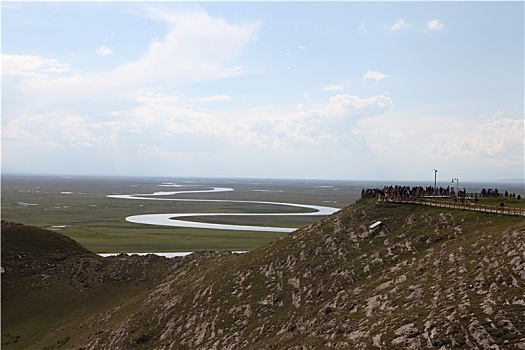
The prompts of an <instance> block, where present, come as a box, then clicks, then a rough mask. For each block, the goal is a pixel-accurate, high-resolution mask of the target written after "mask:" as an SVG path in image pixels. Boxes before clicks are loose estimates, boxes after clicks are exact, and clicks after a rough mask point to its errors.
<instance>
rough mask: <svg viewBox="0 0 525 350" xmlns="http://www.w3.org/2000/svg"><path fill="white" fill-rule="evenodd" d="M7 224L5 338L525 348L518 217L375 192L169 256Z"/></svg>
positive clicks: (10, 344) (167, 345)
mask: <svg viewBox="0 0 525 350" xmlns="http://www.w3.org/2000/svg"><path fill="white" fill-rule="evenodd" d="M378 220H380V221H381V222H382V223H383V224H382V227H381V228H380V229H379V230H377V231H374V232H370V230H369V225H370V224H372V223H374V222H376V221H378ZM4 226H5V227H4ZM12 226H14V225H13V224H9V225H7V224H5V225H4V223H3V227H2V266H3V267H4V268H5V273H4V274H3V275H2V283H3V285H2V348H5V349H16V348H19V349H26V348H35V349H42V348H47V349H52V348H65V349H101V348H111V349H130V348H133V349H323V348H326V349H327V348H340V349H364V348H368V349H373V348H377V349H392V348H411V349H420V348H435V349H452V348H462V349H463V348H494V349H496V348H501V349H503V348H504V349H525V317H524V314H525V221H524V220H523V218H522V217H510V216H502V215H496V214H488V213H479V212H468V211H461V210H455V209H447V208H434V207H426V206H420V205H416V204H397V203H377V202H376V201H375V200H373V199H368V200H361V201H359V202H358V203H356V204H354V205H351V206H349V207H346V208H344V209H342V210H341V211H339V212H337V213H335V214H333V215H331V216H329V217H326V218H324V219H322V220H320V221H318V222H316V223H313V224H311V225H309V226H307V227H305V228H302V229H299V230H297V231H295V232H292V233H290V234H287V235H285V236H283V237H282V238H280V239H278V240H276V241H274V242H272V243H270V244H268V245H266V246H264V247H262V248H260V249H257V250H254V251H252V252H249V253H246V254H232V253H228V252H200V253H196V254H192V255H189V256H187V257H182V258H174V259H166V258H161V257H155V256H151V255H150V256H147V257H138V256H126V255H120V256H117V257H113V258H100V257H98V256H96V255H94V254H92V253H90V252H88V251H87V250H85V249H82V247H80V246H78V245H77V244H76V243H74V242H73V241H70V240H69V239H67V242H66V239H65V238H63V237H61V236H60V235H59V234H58V233H55V232H51V233H50V231H45V230H40V229H36V228H31V227H27V226H23V225H16V230H17V231H20V232H23V233H25V234H27V235H28V236H29V233H31V234H34V235H35V237H41V236H42V235H50V236H53V237H55V238H53V239H52V240H49V241H47V240H46V241H45V242H44V241H38V242H39V243H40V245H35V244H33V243H31V244H29V243H28V244H27V245H24V244H21V242H20V241H15V240H14V239H15V238H14V237H16V235H17V233H16V231H12V230H11V229H10V228H9V227H12ZM44 232H45V233H44ZM29 237H33V236H29ZM58 237H61V238H58ZM32 240H34V241H36V240H37V239H36V238H33V239H32ZM14 242H16V243H14ZM55 243H56V245H55ZM15 246H16V247H17V249H18V251H17V252H16V254H15V253H13V254H10V253H9V252H10V251H11V250H12V249H15ZM55 246H56V249H57V252H56V253H53V254H54V255H53V254H48V253H49V252H50V251H49V250H48V249H50V248H51V247H53V249H55V248H54V247H55ZM34 250H36V251H37V252H36V253H35V252H33V251H34ZM59 252H60V253H59ZM56 254H62V255H60V256H61V259H57V258H56V257H54V256H55V255H56ZM19 256H22V258H20V257H19ZM29 256H31V257H33V258H32V259H29V258H28V257H29ZM24 257H25V259H26V260H23V262H22V260H20V262H19V261H18V260H17V259H24Z"/></svg>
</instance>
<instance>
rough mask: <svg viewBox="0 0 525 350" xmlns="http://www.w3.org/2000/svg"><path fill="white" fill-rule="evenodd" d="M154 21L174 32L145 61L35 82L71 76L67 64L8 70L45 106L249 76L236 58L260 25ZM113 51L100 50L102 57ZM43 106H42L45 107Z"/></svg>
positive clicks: (183, 17) (15, 64) (13, 61)
mask: <svg viewBox="0 0 525 350" xmlns="http://www.w3.org/2000/svg"><path fill="white" fill-rule="evenodd" d="M151 11H152V13H153V12H155V14H154V15H151V16H152V17H154V16H156V17H155V19H158V20H164V21H167V22H168V23H169V24H170V25H171V28H170V29H169V31H168V32H167V33H166V35H165V36H164V37H163V38H161V39H159V40H155V41H153V42H152V43H151V44H150V45H149V47H148V48H147V49H146V50H145V53H144V55H143V56H142V57H140V58H139V59H137V60H135V61H133V62H129V63H126V64H124V65H121V66H120V67H117V68H115V69H113V70H112V71H109V72H104V73H76V74H75V75H70V76H68V77H62V78H60V79H58V78H57V79H53V78H51V77H47V78H46V77H45V76H42V78H46V79H42V78H39V79H32V78H35V77H36V74H37V73H38V74H40V75H42V74H44V73H46V72H51V71H53V72H57V71H60V70H62V71H65V70H66V69H67V68H68V65H67V64H61V63H59V62H58V61H56V60H54V59H46V58H42V57H38V56H7V59H5V60H4V58H3V59H2V61H3V62H4V61H5V62H6V64H3V71H8V72H10V74H18V75H21V74H24V75H25V76H27V77H28V78H30V79H27V80H25V81H24V82H23V86H24V90H23V91H24V93H25V94H26V95H29V96H24V98H26V99H27V98H33V99H34V100H33V101H34V102H35V103H36V104H37V105H39V107H41V106H43V105H53V104H57V103H62V102H63V101H70V102H71V101H77V102H78V101H80V100H85V101H88V100H94V99H101V100H104V99H107V98H108V96H112V98H118V97H121V96H123V95H125V94H128V93H129V92H131V91H134V90H135V89H139V88H143V87H144V86H146V87H151V86H162V87H163V88H173V87H176V86H180V85H182V84H186V83H189V82H199V81H205V80H209V79H221V78H225V77H232V76H237V75H240V74H243V73H244V72H245V69H243V68H242V67H240V66H239V65H238V64H235V63H236V62H235V59H236V57H237V56H238V55H239V54H240V53H241V52H242V50H243V49H244V48H245V47H246V46H247V45H248V44H249V43H250V42H251V41H252V40H254V38H255V37H256V35H257V32H258V29H259V25H260V24H259V23H258V22H250V23H244V24H240V25H237V24H230V23H228V22H226V21H225V20H223V19H219V18H213V17H210V16H209V15H208V14H206V13H204V12H202V11H193V12H184V11H179V12H169V11H154V10H151ZM108 49H109V48H105V47H101V48H99V51H100V52H99V53H100V54H106V53H109V50H108ZM40 104H41V105H40Z"/></svg>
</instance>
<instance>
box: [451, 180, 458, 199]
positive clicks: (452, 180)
mask: <svg viewBox="0 0 525 350" xmlns="http://www.w3.org/2000/svg"><path fill="white" fill-rule="evenodd" d="M454 180H456V196H457V195H458V193H459V179H456V178H455V177H453V178H452V183H454Z"/></svg>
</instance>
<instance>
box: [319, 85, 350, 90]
mask: <svg viewBox="0 0 525 350" xmlns="http://www.w3.org/2000/svg"><path fill="white" fill-rule="evenodd" d="M344 89H345V87H344V86H342V85H332V84H330V85H326V86H323V91H343V90H344Z"/></svg>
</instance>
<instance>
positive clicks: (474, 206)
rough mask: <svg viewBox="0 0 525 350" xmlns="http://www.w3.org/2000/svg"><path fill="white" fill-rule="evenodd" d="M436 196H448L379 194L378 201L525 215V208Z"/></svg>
mask: <svg viewBox="0 0 525 350" xmlns="http://www.w3.org/2000/svg"><path fill="white" fill-rule="evenodd" d="M436 198H447V197H444V196H443V197H442V196H429V197H402V196H378V201H379V202H390V203H406V204H421V205H428V206H432V207H441V208H451V209H462V210H472V211H479V212H484V213H493V214H501V215H513V216H525V209H524V208H515V207H507V206H496V205H485V204H479V203H472V202H471V203H461V202H448V201H445V200H437V199H436Z"/></svg>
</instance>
